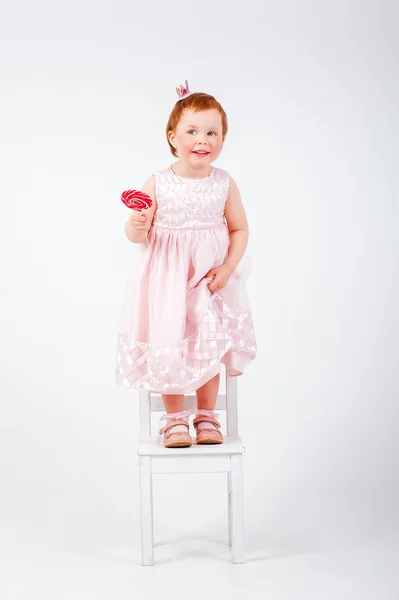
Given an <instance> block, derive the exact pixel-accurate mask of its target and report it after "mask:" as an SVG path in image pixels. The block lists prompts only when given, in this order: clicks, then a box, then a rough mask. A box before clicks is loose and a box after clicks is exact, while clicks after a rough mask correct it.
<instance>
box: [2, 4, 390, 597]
mask: <svg viewBox="0 0 399 600" xmlns="http://www.w3.org/2000/svg"><path fill="white" fill-rule="evenodd" d="M244 9H245V12H244ZM398 16H399V9H398V7H397V4H396V3H395V2H388V1H385V2H384V1H380V2H377V1H374V2H371V1H366V2H363V3H359V2H356V1H354V0H347V1H345V2H344V1H341V0H339V1H337V2H325V1H321V2H311V1H310V0H307V1H302V2H294V1H291V2H289V1H282V2H277V1H276V2H267V1H266V2H260V0H259V1H258V2H257V1H256V0H249V1H248V2H246V3H245V7H244V6H242V5H237V6H236V7H235V6H231V5H230V4H228V3H227V2H208V0H204V1H203V2H201V3H190V4H188V3H185V2H182V1H181V0H177V1H175V2H174V3H173V4H168V3H166V2H161V1H158V2H148V3H132V2H127V1H123V0H115V1H114V2H102V3H101V2H100V3H95V2H94V1H91V2H90V1H88V0H81V1H80V2H76V1H75V0H71V1H70V2H68V3H64V4H62V5H60V4H59V3H51V2H50V1H49V0H47V2H45V1H42V0H39V1H38V2H35V3H30V2H28V1H27V0H23V1H21V2H11V1H8V2H5V3H2V6H1V24H0V50H1V55H2V59H1V73H0V74H1V78H0V86H1V173H2V175H1V219H0V223H1V225H0V227H1V229H0V233H1V238H0V239H1V257H2V277H1V280H0V285H1V348H0V359H1V390H0V392H1V439H0V444H1V472H0V477H1V496H0V503H1V510H0V525H1V538H2V540H3V543H4V548H3V550H2V557H3V560H5V561H11V558H10V557H13V556H17V555H18V553H19V552H23V550H22V548H25V549H27V548H28V549H31V550H34V553H36V555H37V553H40V551H42V552H44V551H45V550H44V549H45V548H47V549H48V548H50V549H52V550H51V553H52V552H53V551H54V552H55V551H56V549H60V548H62V549H63V550H64V551H66V550H68V549H69V550H71V552H75V551H76V552H88V553H90V552H92V553H94V554H96V553H97V555H98V556H99V555H101V556H103V557H111V558H112V557H115V556H126V557H130V558H131V559H132V561H133V562H138V561H139V558H140V557H139V503H138V473H137V459H136V456H135V448H136V441H137V436H138V395H137V393H136V392H133V391H130V390H127V389H124V388H119V387H117V386H116V384H115V383H114V361H115V343H116V332H117V320H118V318H119V311H120V308H121V303H122V297H123V292H124V286H125V282H126V280H127V276H128V272H129V269H130V268H131V265H132V262H133V263H134V260H135V257H137V253H138V248H137V247H136V246H134V245H133V244H131V243H130V242H129V241H128V240H127V239H126V237H125V235H124V231H123V227H124V223H125V220H126V218H127V216H128V212H129V211H128V210H127V209H126V208H125V207H124V206H123V205H122V203H121V202H120V200H119V195H120V192H121V191H122V190H124V189H126V188H128V187H136V188H137V187H141V185H142V184H143V183H144V181H145V180H146V179H147V178H148V177H149V176H150V175H151V173H153V172H154V171H155V170H157V169H161V168H163V167H165V166H168V165H170V164H171V163H172V162H174V160H175V159H174V158H173V157H172V156H171V155H170V153H169V150H168V145H167V142H166V139H165V133H164V129H165V125H166V121H167V118H168V116H169V113H170V110H171V109H172V107H173V105H174V102H175V101H176V98H177V96H176V92H175V87H176V86H177V85H179V84H180V83H184V80H185V79H188V81H189V84H190V87H191V89H192V90H193V91H204V92H208V93H211V94H213V95H215V97H216V98H217V99H218V100H219V101H220V102H221V104H222V105H223V107H224V108H225V110H226V112H227V115H228V119H229V133H228V136H227V140H226V143H225V146H224V149H223V151H222V154H221V155H220V157H219V159H218V161H217V162H216V163H215V166H219V167H221V168H224V169H226V170H228V171H229V172H230V174H231V175H232V176H233V177H234V178H235V180H236V181H237V183H238V185H239V187H240V190H241V195H242V198H243V202H244V205H245V207H246V211H247V215H248V219H249V224H250V243H249V247H248V253H249V255H250V256H251V258H252V262H253V268H252V274H251V277H250V280H249V284H248V292H249V296H250V299H251V303H252V308H253V314H254V322H255V326H256V332H257V338H258V345H259V351H258V357H257V359H256V360H255V361H254V362H253V364H252V365H251V366H250V367H249V368H248V370H247V371H246V372H245V374H244V375H243V376H242V377H241V378H240V380H239V394H240V397H239V411H240V412H239V418H240V433H241V436H242V438H243V440H244V442H245V445H246V448H247V452H246V455H245V462H244V465H245V531H246V551H247V553H248V555H251V553H252V556H254V555H255V554H256V553H258V554H260V555H262V553H264V552H265V551H267V550H268V549H277V550H281V551H285V550H287V548H288V549H289V550H291V551H293V549H297V548H302V549H312V548H319V549H320V548H324V547H331V546H332V545H333V546H337V545H338V546H339V547H342V545H344V546H345V545H347V544H364V543H369V542H370V541H371V542H372V543H373V541H374V540H380V539H381V538H384V539H385V538H386V539H390V540H395V539H396V536H397V535H398V530H399V519H398V511H397V506H398V503H399V484H398V466H399V465H398V450H399V448H398V445H399V444H398V426H397V423H398V417H399V414H398V413H399V410H398V402H397V397H398V391H399V385H398V365H397V363H398V358H397V352H398V351H397V347H398V346H397V339H398V333H399V331H398V311H397V303H398V241H397V239H398V224H399V223H398V176H397V168H398V133H399V128H398V109H397V107H398V104H399V98H398V89H399V87H398V70H397V64H398V58H399V56H398V54H399V53H398V37H397V36H398ZM201 477H202V479H200V480H199V479H198V476H196V478H195V477H193V478H190V477H189V476H181V477H175V478H173V486H172V482H171V480H170V479H168V480H167V479H162V477H161V478H159V479H156V481H155V487H154V496H155V497H154V500H155V507H156V508H155V520H156V536H158V539H162V538H164V539H168V538H170V537H173V536H177V537H178V536H179V535H180V536H183V537H184V536H185V535H188V534H189V533H190V532H191V533H192V534H193V535H194V534H195V532H197V533H200V534H201V533H203V534H204V535H206V533H205V532H206V531H209V530H210V531H211V532H212V533H214V534H215V535H219V537H220V538H221V539H224V538H223V536H225V533H226V531H227V529H226V528H227V515H226V504H225V502H226V499H225V480H224V479H222V478H219V477H215V476H206V475H204V476H201ZM188 483H189V484H190V485H188ZM167 516H170V517H172V520H171V521H169V522H167V521H166V518H167ZM40 548H41V550H40ZM29 552H30V550H29ZM51 553H50V554H51ZM254 553H255V554H254ZM50 554H49V556H50ZM130 558H126V560H130ZM48 560H50V558H49V559H48ZM7 564H11V562H8V563H7ZM11 572H12V570H11V571H10V570H9V571H8V575H9V577H10V579H9V580H8V579H6V580H5V581H7V582H8V583H10V582H13V580H12V576H11V575H10V573H11ZM14 583H15V582H14ZM7 585H8V584H7ZM10 585H11V583H10ZM10 589H11V588H10ZM13 589H17V588H13ZM9 597H11V596H8V598H9ZM66 597H67V596H66ZM76 597H77V596H76V595H75V596H74V598H76ZM85 597H87V596H85ZM97 597H99V596H97ZM119 597H121V596H119ZM296 597H298V596H296ZM341 597H342V596H341ZM381 597H382V596H381ZM385 597H388V596H385ZM324 598H326V596H324ZM363 598H365V596H364V595H363Z"/></svg>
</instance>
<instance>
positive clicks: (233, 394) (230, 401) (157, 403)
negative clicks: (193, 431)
mask: <svg viewBox="0 0 399 600" xmlns="http://www.w3.org/2000/svg"><path fill="white" fill-rule="evenodd" d="M224 371H225V381H226V393H225V394H219V395H218V399H217V402H216V407H215V409H216V410H218V411H226V433H227V435H228V436H230V437H235V436H237V435H238V410H237V377H231V376H230V375H227V372H226V369H224ZM139 398H140V438H150V437H157V436H158V435H159V432H158V431H157V432H156V433H155V435H153V433H152V431H151V429H152V428H151V421H152V419H151V415H152V413H154V412H165V407H164V404H163V400H162V395H161V394H156V393H154V392H149V391H148V390H144V389H143V388H140V390H139ZM195 406H197V399H196V395H195V392H194V393H192V394H188V395H185V396H184V409H185V410H186V409H188V408H193V407H195Z"/></svg>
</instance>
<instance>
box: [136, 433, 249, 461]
mask: <svg viewBox="0 0 399 600" xmlns="http://www.w3.org/2000/svg"><path fill="white" fill-rule="evenodd" d="M244 452H245V447H244V444H243V443H242V441H241V438H240V437H238V436H237V437H229V436H225V437H224V438H223V444H196V443H195V441H194V440H193V445H192V446H189V447H188V448H165V447H164V445H163V438H162V437H156V438H147V439H140V440H139V442H138V446H137V454H138V455H139V456H162V457H163V456H165V457H167V456H205V455H215V454H216V455H218V456H225V455H230V454H243V453H244Z"/></svg>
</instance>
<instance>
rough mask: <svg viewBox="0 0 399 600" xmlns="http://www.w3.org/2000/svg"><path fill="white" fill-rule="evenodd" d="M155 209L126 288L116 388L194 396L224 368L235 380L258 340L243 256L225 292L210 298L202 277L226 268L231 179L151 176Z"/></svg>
mask: <svg viewBox="0 0 399 600" xmlns="http://www.w3.org/2000/svg"><path fill="white" fill-rule="evenodd" d="M154 177H155V194H156V201H157V204H158V207H157V210H156V212H155V215H154V219H153V224H152V227H151V229H150V231H149V233H148V241H149V246H148V244H147V242H143V243H142V244H139V247H140V249H141V252H142V254H141V262H140V267H139V269H138V272H136V274H135V277H134V280H132V281H131V282H130V285H129V284H128V286H127V289H126V294H125V299H124V303H123V309H122V316H121V320H120V326H119V334H118V343H117V365H116V382H117V383H118V384H120V385H123V386H127V387H131V388H139V387H143V388H144V389H147V390H150V391H152V392H159V393H162V394H184V393H189V392H192V391H194V390H196V389H198V388H199V387H201V386H202V385H204V384H205V383H206V382H207V381H209V380H210V379H211V378H212V377H214V376H215V375H216V374H217V373H219V371H220V366H221V365H220V363H221V362H222V363H224V364H225V365H226V369H227V372H228V374H229V375H241V374H242V372H243V370H244V368H245V367H246V366H247V365H248V364H249V363H250V362H251V361H252V360H253V359H254V358H255V355H256V340H255V333H254V328H253V323H252V316H251V310H250V306H249V302H248V299H247V296H246V293H245V282H246V279H247V277H248V272H249V269H250V265H249V259H248V258H247V257H246V256H245V255H244V257H243V258H242V259H241V261H240V263H239V265H238V266H237V268H236V269H235V271H234V272H233V273H232V275H231V277H230V279H229V281H228V283H227V285H226V286H225V287H224V288H223V289H221V290H219V291H217V292H215V293H213V294H212V293H211V291H210V290H209V288H208V283H210V281H212V278H211V277H205V276H206V274H207V273H208V271H209V270H210V269H212V268H214V267H217V266H219V265H221V264H222V263H223V262H225V260H226V257H227V253H228V248H229V243H230V237H229V231H228V228H227V224H226V220H225V217H224V205H225V202H226V200H227V196H228V192H229V180H230V179H229V174H228V173H227V172H226V171H224V170H223V169H218V168H216V167H213V169H212V172H211V174H210V175H209V176H208V177H206V178H205V179H187V178H184V177H181V176H179V175H176V174H175V173H174V171H173V170H172V169H171V167H169V168H166V169H163V170H161V171H157V172H156V173H154Z"/></svg>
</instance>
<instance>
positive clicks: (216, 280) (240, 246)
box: [206, 177, 248, 293]
mask: <svg viewBox="0 0 399 600" xmlns="http://www.w3.org/2000/svg"><path fill="white" fill-rule="evenodd" d="M224 214H225V217H226V222H227V227H228V230H229V233H230V245H229V250H228V253H227V258H226V261H225V262H224V263H223V264H222V265H220V266H219V267H215V268H214V269H211V270H210V271H209V272H208V273H207V274H206V277H211V276H212V277H213V281H211V282H210V283H209V284H208V288H209V289H210V291H211V292H212V293H213V292H216V291H218V290H220V289H222V288H224V286H225V285H226V283H227V282H228V280H229V279H230V276H231V274H232V273H233V271H234V269H235V268H236V267H237V265H238V263H239V262H240V260H241V259H242V257H243V255H244V252H245V249H246V247H247V244H248V222H247V217H246V214H245V210H244V206H243V204H242V202H241V195H240V190H239V189H238V186H237V184H236V182H235V181H234V179H233V178H232V177H230V189H229V195H228V197H227V200H226V204H225V207H224Z"/></svg>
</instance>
